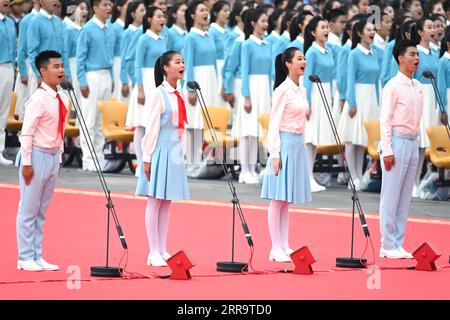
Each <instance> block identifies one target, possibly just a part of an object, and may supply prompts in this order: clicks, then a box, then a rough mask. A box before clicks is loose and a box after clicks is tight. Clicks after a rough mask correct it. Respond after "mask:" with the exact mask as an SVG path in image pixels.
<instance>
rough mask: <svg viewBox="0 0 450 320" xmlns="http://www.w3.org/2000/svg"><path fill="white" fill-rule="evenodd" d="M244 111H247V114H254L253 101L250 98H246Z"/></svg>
mask: <svg viewBox="0 0 450 320" xmlns="http://www.w3.org/2000/svg"><path fill="white" fill-rule="evenodd" d="M244 109H245V112H247V113H250V112H252V101H251V100H250V98H249V97H246V98H245V102H244Z"/></svg>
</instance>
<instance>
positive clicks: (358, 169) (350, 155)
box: [345, 143, 364, 180]
mask: <svg viewBox="0 0 450 320" xmlns="http://www.w3.org/2000/svg"><path fill="white" fill-rule="evenodd" d="M345 159H346V160H347V165H348V171H349V172H350V175H351V176H352V179H353V180H355V179H358V180H361V179H362V177H363V172H362V171H363V165H364V147H363V146H359V145H356V144H353V143H346V144H345Z"/></svg>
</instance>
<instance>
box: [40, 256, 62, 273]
mask: <svg viewBox="0 0 450 320" xmlns="http://www.w3.org/2000/svg"><path fill="white" fill-rule="evenodd" d="M35 262H36V264H37V265H39V266H40V267H41V268H42V270H46V271H56V270H59V266H57V265H56V264H51V263H48V262H47V261H45V260H44V259H39V260H36V261H35Z"/></svg>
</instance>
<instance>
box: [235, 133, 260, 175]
mask: <svg viewBox="0 0 450 320" xmlns="http://www.w3.org/2000/svg"><path fill="white" fill-rule="evenodd" d="M239 159H240V163H241V173H246V172H249V171H250V172H252V173H253V172H256V162H257V160H258V137H252V136H246V137H241V139H240V141H239Z"/></svg>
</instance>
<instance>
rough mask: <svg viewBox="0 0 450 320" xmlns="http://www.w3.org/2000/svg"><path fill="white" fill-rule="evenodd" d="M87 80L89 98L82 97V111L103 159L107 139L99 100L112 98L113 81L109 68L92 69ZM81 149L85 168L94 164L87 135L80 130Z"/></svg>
mask: <svg viewBox="0 0 450 320" xmlns="http://www.w3.org/2000/svg"><path fill="white" fill-rule="evenodd" d="M86 80H87V84H88V87H89V96H88V98H87V99H86V98H84V97H82V98H81V112H82V113H83V117H84V121H85V122H86V126H87V129H88V133H89V135H90V136H91V139H92V143H93V144H94V149H95V153H96V154H97V157H98V158H99V160H100V161H102V159H103V156H102V157H101V155H102V149H103V145H104V143H105V139H104V136H103V133H102V131H101V130H102V117H101V114H100V110H99V108H98V102H99V101H102V100H109V99H110V98H111V88H112V81H111V76H110V73H109V70H98V71H90V72H87V73H86ZM80 134H81V135H80V138H81V139H80V143H81V150H82V151H83V168H88V167H92V166H93V159H92V157H91V154H90V153H89V148H88V145H87V140H86V137H85V136H84V134H83V132H80Z"/></svg>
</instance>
